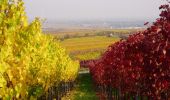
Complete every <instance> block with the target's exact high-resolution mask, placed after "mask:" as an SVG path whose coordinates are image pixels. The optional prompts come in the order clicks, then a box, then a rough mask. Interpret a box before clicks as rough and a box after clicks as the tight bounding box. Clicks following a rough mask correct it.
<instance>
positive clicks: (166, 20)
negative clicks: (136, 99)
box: [89, 4, 170, 100]
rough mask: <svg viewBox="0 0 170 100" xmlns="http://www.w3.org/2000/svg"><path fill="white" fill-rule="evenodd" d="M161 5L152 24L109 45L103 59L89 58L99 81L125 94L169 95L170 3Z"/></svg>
mask: <svg viewBox="0 0 170 100" xmlns="http://www.w3.org/2000/svg"><path fill="white" fill-rule="evenodd" d="M159 9H160V10H161V14H160V18H158V19H157V20H156V21H155V22H154V23H153V24H152V26H148V27H149V28H147V29H146V30H145V31H142V32H137V33H135V34H133V35H131V36H129V38H128V39H127V40H121V41H119V42H117V43H115V44H112V45H110V46H109V47H108V49H107V51H106V52H105V53H104V54H103V56H102V57H101V58H100V59H98V60H95V61H91V62H90V67H89V68H90V72H91V75H92V77H93V79H94V81H95V83H96V84H102V85H106V86H108V85H109V86H111V87H113V88H115V89H119V91H121V94H122V96H123V95H125V94H131V95H140V96H147V97H148V98H150V99H152V100H155V99H161V100H162V99H165V98H167V97H169V96H170V94H169V93H170V6H169V4H167V5H162V6H160V8H159ZM147 24H148V23H146V25H147Z"/></svg>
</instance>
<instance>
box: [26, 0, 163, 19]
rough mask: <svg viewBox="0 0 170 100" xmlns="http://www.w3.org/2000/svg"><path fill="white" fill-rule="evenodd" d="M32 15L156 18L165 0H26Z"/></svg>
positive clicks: (32, 16)
mask: <svg viewBox="0 0 170 100" xmlns="http://www.w3.org/2000/svg"><path fill="white" fill-rule="evenodd" d="M24 2H25V7H26V12H27V15H28V16H29V19H33V18H34V17H40V18H46V19H47V20H76V19H77V20H93V19H97V20H100V19H101V20H102V19H156V18H157V17H158V15H159V13H160V11H159V9H158V7H159V6H160V5H161V4H165V1H164V0H24Z"/></svg>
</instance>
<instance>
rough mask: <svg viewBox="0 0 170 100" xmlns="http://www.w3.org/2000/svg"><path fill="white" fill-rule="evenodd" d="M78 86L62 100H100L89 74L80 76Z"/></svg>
mask: <svg viewBox="0 0 170 100" xmlns="http://www.w3.org/2000/svg"><path fill="white" fill-rule="evenodd" d="M77 80H78V82H77V86H76V87H75V89H74V90H73V91H71V92H70V93H69V95H67V96H66V97H64V98H63V99H62V100H98V98H97V97H96V94H95V91H94V88H93V84H92V79H91V76H90V74H89V73H86V74H80V75H79V76H78V79H77Z"/></svg>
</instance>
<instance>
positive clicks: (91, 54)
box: [61, 36, 119, 60]
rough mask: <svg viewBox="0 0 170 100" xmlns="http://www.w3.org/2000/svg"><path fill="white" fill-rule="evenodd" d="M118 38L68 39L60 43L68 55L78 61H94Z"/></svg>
mask: <svg viewBox="0 0 170 100" xmlns="http://www.w3.org/2000/svg"><path fill="white" fill-rule="evenodd" d="M118 40H119V38H115V37H106V36H93V37H79V38H70V39H65V40H64V41H61V45H62V46H63V47H65V48H66V50H67V52H68V53H70V55H71V56H72V57H73V58H75V59H79V60H87V59H95V58H98V57H99V56H100V55H101V53H102V52H103V51H104V50H105V49H106V48H107V47H108V46H109V45H110V44H112V43H114V42H116V41H118Z"/></svg>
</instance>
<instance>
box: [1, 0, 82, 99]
mask: <svg viewBox="0 0 170 100" xmlns="http://www.w3.org/2000/svg"><path fill="white" fill-rule="evenodd" d="M0 11H1V12H0V98H2V99H5V100H16V99H18V100H24V99H37V98H39V97H41V96H42V95H43V94H46V93H48V90H49V89H50V88H51V87H53V86H55V87H57V86H59V85H60V84H61V83H63V82H64V83H66V82H73V81H74V80H75V78H76V76H77V73H78V70H79V64H78V62H77V61H73V60H71V59H70V57H69V56H68V54H67V53H66V52H65V49H63V48H61V46H60V45H59V43H58V42H57V41H55V40H54V39H53V38H52V36H47V35H44V34H43V33H42V31H41V23H40V20H39V19H38V18H36V19H35V20H34V21H33V22H31V23H28V20H27V16H26V14H25V11H24V6H23V2H22V1H21V0H19V1H15V0H1V1H0Z"/></svg>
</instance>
